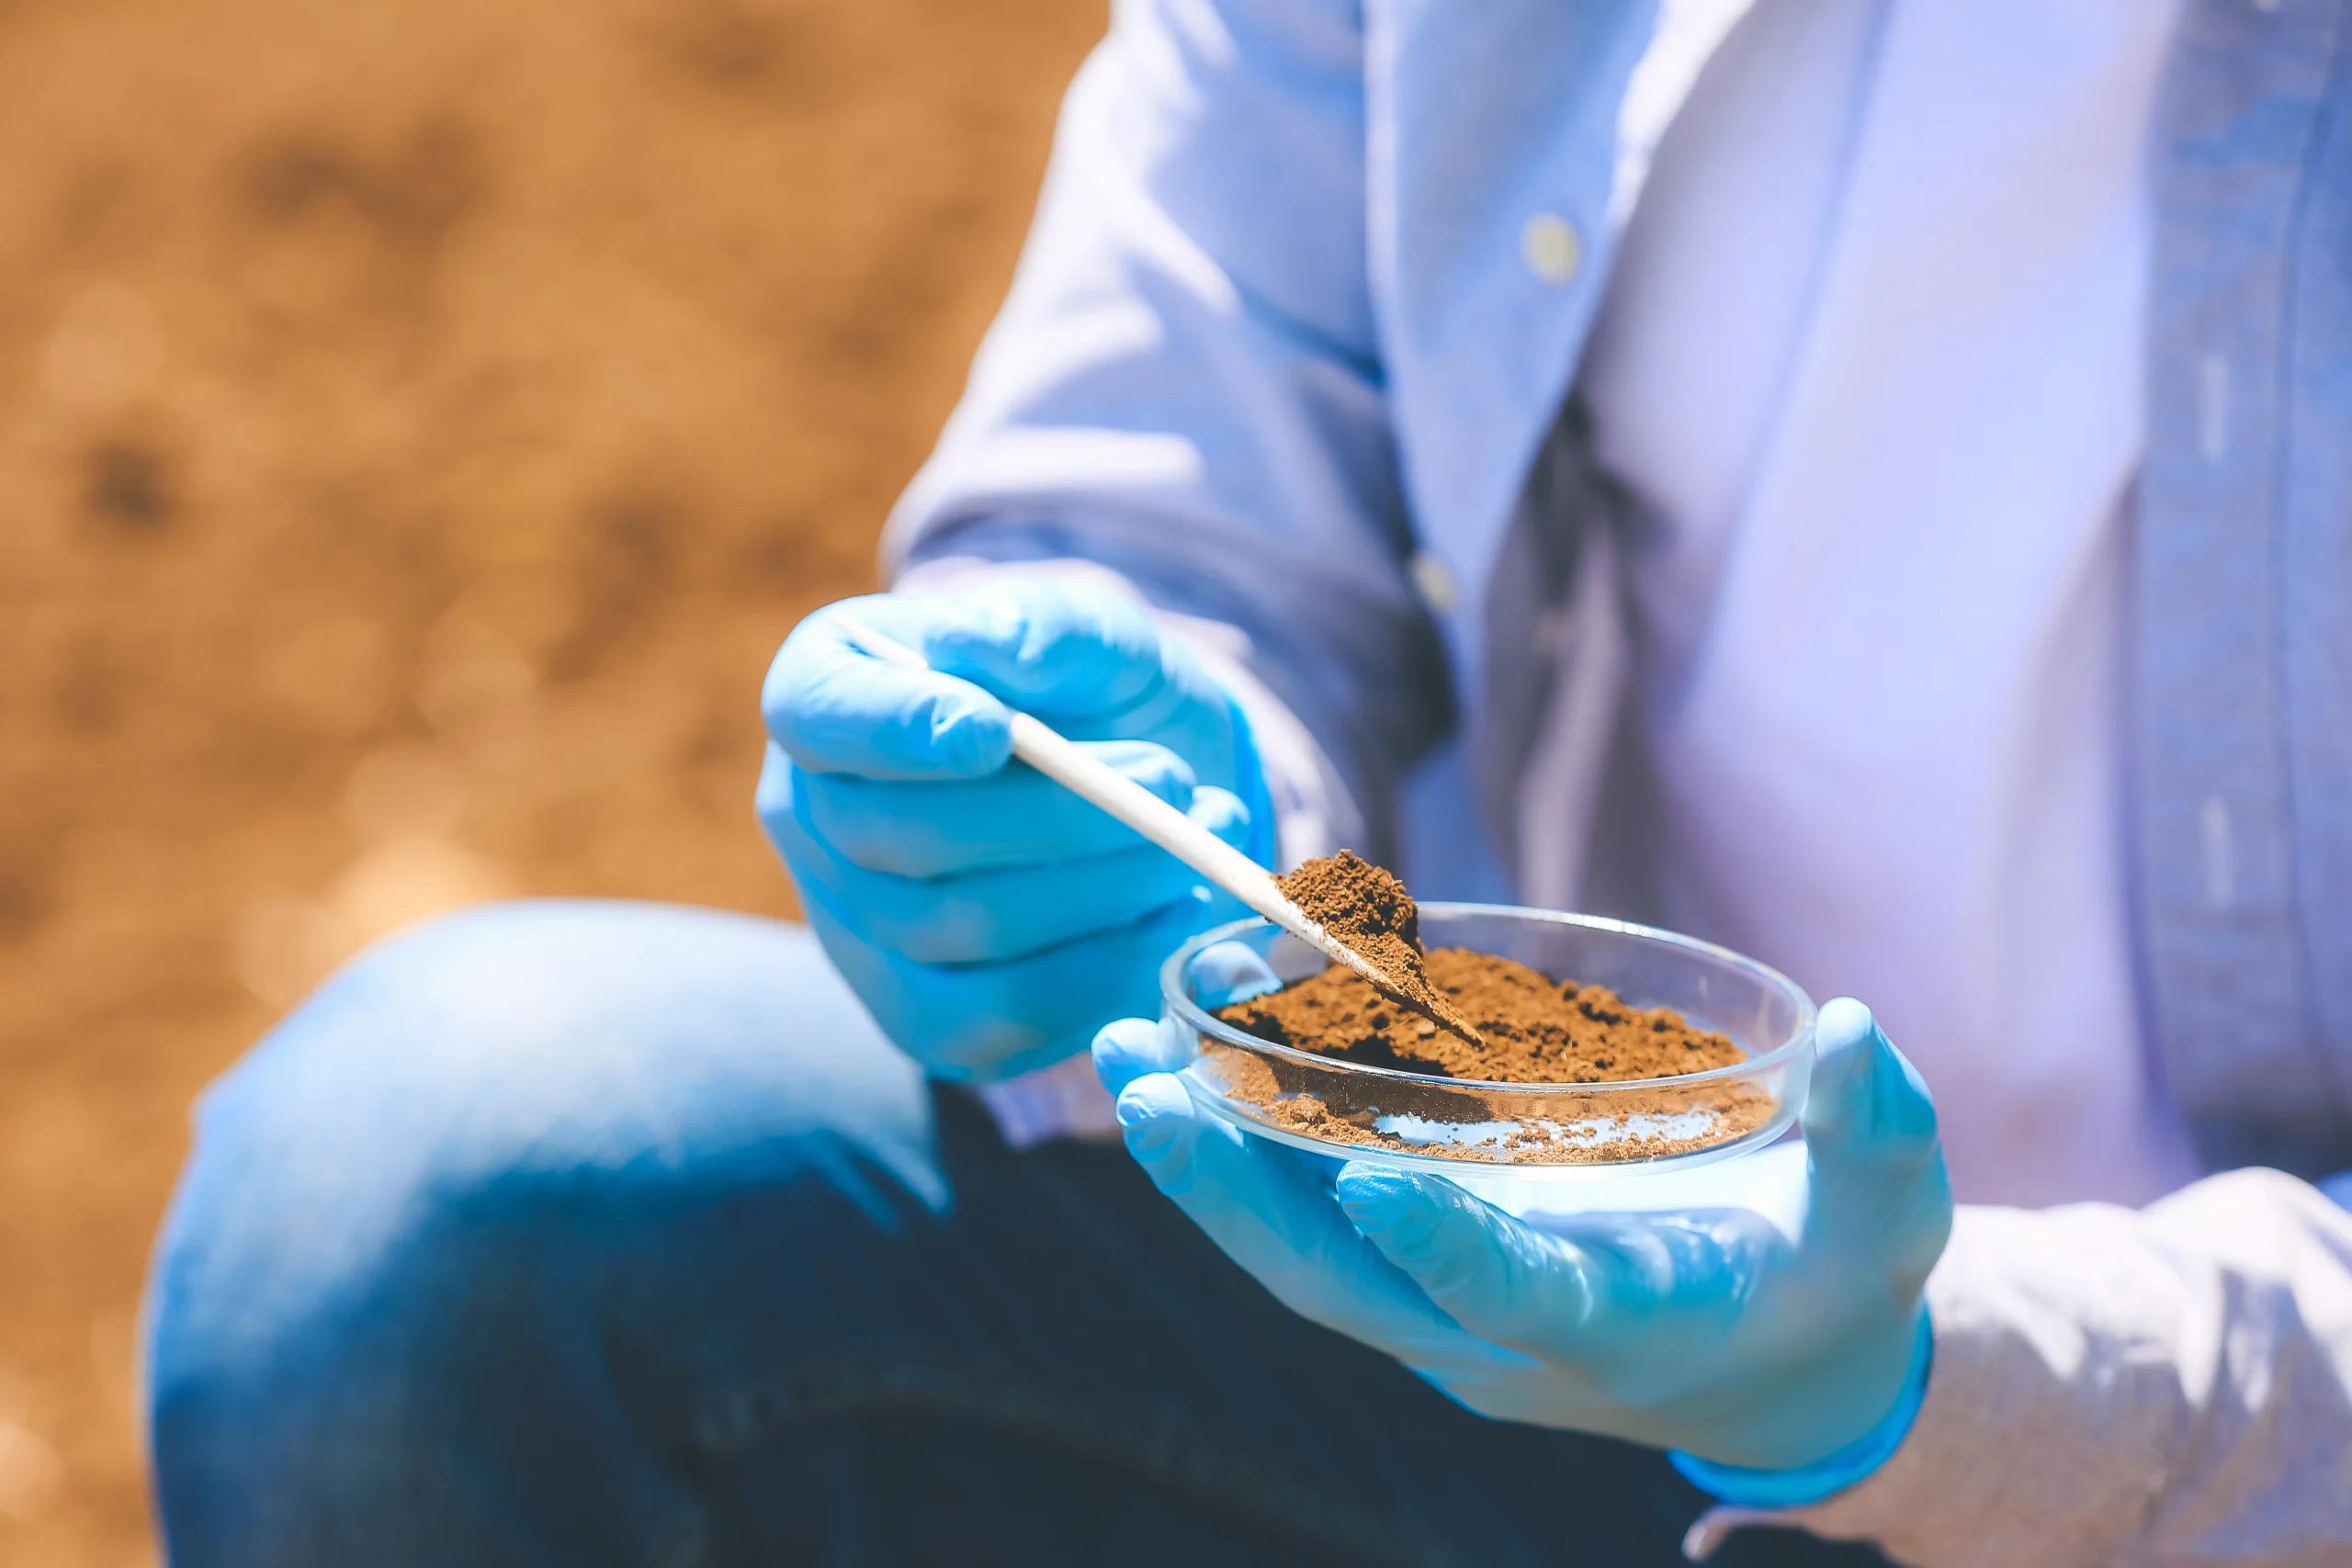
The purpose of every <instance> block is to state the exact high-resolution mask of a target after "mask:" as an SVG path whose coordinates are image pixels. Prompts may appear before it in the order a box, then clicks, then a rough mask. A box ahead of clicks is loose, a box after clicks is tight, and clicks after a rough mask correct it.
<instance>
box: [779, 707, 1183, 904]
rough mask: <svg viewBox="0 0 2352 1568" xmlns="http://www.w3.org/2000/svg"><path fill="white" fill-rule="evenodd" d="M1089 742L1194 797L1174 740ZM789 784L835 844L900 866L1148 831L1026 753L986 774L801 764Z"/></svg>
mask: <svg viewBox="0 0 2352 1568" xmlns="http://www.w3.org/2000/svg"><path fill="white" fill-rule="evenodd" d="M1082 749H1083V750H1087V751H1091V752H1092V753H1093V754H1094V756H1095V757H1096V758H1097V759H1098V760H1100V761H1103V762H1106V763H1108V764H1109V765H1110V766H1111V767H1113V768H1115V769H1117V770H1118V771H1119V772H1120V773H1124V774H1125V775H1126V776H1127V777H1128V778H1131V779H1133V780H1135V782H1136V783H1137V784H1141V785H1143V787H1144V788H1146V789H1148V790H1149V791H1151V793H1152V794H1154V795H1158V796H1159V798H1160V799H1162V800H1164V801H1166V802H1168V803H1169V804H1170V806H1173V807H1176V808H1177V809H1178V810H1179V811H1182V810H1183V809H1185V808H1186V807H1189V806H1191V805H1192V803H1193V770H1192V769H1191V768H1190V767H1189V766H1187V765H1186V764H1185V762H1184V761H1183V759H1182V758H1181V757H1179V756H1177V755H1176V753H1174V752H1173V751H1170V750H1168V749H1167V748H1166V747H1164V746H1158V745H1154V744H1152V743H1150V742H1148V741H1142V740H1107V741H1093V742H1088V743H1086V744H1084V746H1083V747H1082ZM791 788H792V793H793V795H794V798H795V799H796V801H797V805H798V809H799V811H800V814H801V820H802V822H803V823H804V825H805V826H806V827H807V829H809V832H810V833H811V834H812V835H814V836H815V837H816V838H818V839H820V840H822V841H823V842H824V843H826V844H827V845H828V846H830V847H831V850H832V852H833V853H834V854H836V855H838V856H840V857H841V858H842V859H843V860H845V861H847V862H849V863H851V864H852V865H861V866H864V867H865V869H867V870H868V871H881V872H888V873H890V874H892V875H895V876H917V877H933V876H949V875H953V874H956V873H959V872H970V871H981V870H985V869H987V868H989V867H991V866H1010V865H1031V864H1035V863H1042V862H1046V861H1062V860H1079V859H1082V858H1084V857H1085V856H1088V855H1099V854H1106V853H1108V852H1111V851H1113V850H1125V849H1133V848H1135V847H1136V846H1137V845H1139V844H1142V843H1145V842H1146V841H1147V840H1145V839H1144V838H1143V836H1142V835H1141V834H1139V833H1137V832H1136V830H1135V829H1132V828H1130V827H1128V826H1127V825H1126V824H1125V823H1124V822H1121V821H1120V820H1119V819H1118V818H1115V817H1113V816H1112V815H1111V814H1110V813H1108V812H1106V811H1104V810H1103V808H1102V807H1099V806H1095V805H1093V804H1091V803H1090V802H1088V801H1086V800H1084V799H1082V798H1080V796H1078V795H1073V794H1071V793H1070V792H1069V790H1068V789H1066V788H1065V787H1063V786H1062V785H1060V784H1056V783H1055V782H1054V781H1053V780H1051V779H1049V778H1047V777H1046V775H1045V774H1043V773H1038V772H1037V771H1035V769H1033V768H1030V767H1027V766H1025V765H1023V764H1020V763H1015V764H1013V765H1012V766H1011V767H1007V768H1004V769H1002V770H1001V771H1000V772H997V773H989V774H988V775H986V776H985V777H982V778H977V779H965V780H956V781H940V780H924V781H921V782H918V783H905V782H900V781H896V780H881V779H869V778H863V777H859V776H857V775H855V774H852V773H801V774H800V775H799V776H798V777H797V778H795V779H794V780H792V781H791Z"/></svg>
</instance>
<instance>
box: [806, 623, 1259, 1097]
mask: <svg viewBox="0 0 2352 1568" xmlns="http://www.w3.org/2000/svg"><path fill="white" fill-rule="evenodd" d="M861 626H862V627H865V628H868V629H870V630H871V631H872V632H875V633H878V634H880V635H881V637H885V638H887V639H888V640H890V641H892V642H894V643H897V644H899V645H902V646H904V647H905V648H907V649H910V650H912V651H913V652H914V653H915V654H916V655H918V656H920V660H921V661H922V663H925V664H928V665H929V666H930V668H928V669H924V668H910V667H908V666H905V665H902V664H899V663H894V662H892V661H891V660H888V659H885V658H880V657H876V654H875V652H874V651H873V650H872V649H867V648H861V647H860V646H859V644H858V642H857V640H856V628H858V627H861ZM762 705H763V711H764V712H765V715H766V717H767V724H768V730H769V734H770V737H771V739H772V742H773V743H772V744H771V745H770V747H769V750H768V757H767V763H766V767H765V769H764V771H763V773H762V776H761V781H760V795H759V807H760V816H761V819H762V820H763V822H764V823H765V824H766V826H767V829H768V832H769V834H770V835H771V836H772V837H773V838H774V839H775V842H776V845H777V847H778V848H779V849H780V850H781V851H782V852H783V854H784V858H785V861H786V863H787V864H788V865H789V866H790V868H791V871H792V874H793V879H794V881H795V882H796V883H797V885H798V886H799V889H800V895H801V899H802V902H803V904H804V906H805V908H806V909H807V913H808V916H809V923H810V924H811V925H812V926H813V927H815V929H816V931H817V932H818V934H819V936H820V938H821V939H822V940H823V942H824V944H825V949H826V952H827V953H829V954H831V957H832V960H833V962H834V964H836V965H838V966H839V967H840V969H841V971H842V974H843V975H844V976H847V977H848V979H849V981H850V983H851V985H852V986H854V987H856V989H857V992H858V995H859V997H860V998H862V999H863V1000H864V1001H865V1005H866V1007H867V1008H868V1009H869V1010H871V1011H872V1012H873V1013H874V1015H875V1017H876V1020H878V1021H880V1023H881V1024H882V1026H883V1028H884V1029H885V1030H886V1031H887V1032H888V1033H889V1035H890V1037H891V1038H892V1039H893V1040H895V1041H896V1042H897V1043H899V1046H900V1047H901V1048H902V1049H904V1050H905V1051H907V1052H908V1053H909V1054H910V1055H913V1056H914V1057H915V1058H916V1059H918V1060H919V1061H921V1062H922V1064H923V1066H925V1068H926V1069H928V1070H929V1071H931V1072H932V1073H933V1075H934V1076H937V1077H945V1078H954V1079H967V1080H989V1079H993V1078H1000V1077H1007V1076H1010V1075H1012V1074H1014V1073H1019V1072H1023V1071H1025V1070H1027V1069H1029V1068H1032V1067H1036V1066H1044V1065H1046V1064H1047V1063H1050V1062H1052V1061H1055V1060H1057V1059H1058V1058H1060V1057H1063V1056H1067V1055H1072V1054H1074V1053H1077V1052H1079V1051H1082V1050H1084V1049H1085V1048H1086V1046H1087V1044H1088V1043H1089V1042H1090V1041H1091V1039H1092V1038H1093V1034H1094V1032H1095V1030H1097V1029H1098V1028H1100V1027H1101V1026H1102V1025H1103V1023H1105V1022H1107V1021H1110V1020H1112V1019H1114V1018H1117V1017H1121V1016H1123V1015H1125V1014H1130V1013H1136V1012H1156V1011H1157V1010H1158V1009H1159V998H1158V990H1157V984H1158V973H1159V963H1160V961H1161V960H1162V959H1163V958H1165V957H1166V956H1167V955H1168V953H1170V952H1171V951H1172V950H1174V949H1175V948H1176V947H1177V946H1178V945H1179V944H1180V943H1182V942H1183V940H1184V939H1185V938H1186V937H1188V936H1190V935H1192V934H1193V932H1195V931H1201V930H1204V929H1205V928H1207V927H1208V926H1210V925H1212V924H1215V923H1216V922H1218V921H1221V920H1227V919H1234V918H1236V917H1238V916H1239V915H1241V914H1243V913H1244V912H1245V910H1244V908H1243V907H1242V905H1241V904H1239V903H1238V901H1236V900H1234V899H1232V898H1230V897H1225V896H1222V895H1217V894H1213V893H1212V891H1211V890H1210V888H1209V887H1208V886H1206V879H1204V877H1203V876H1201V875H1200V874H1197V873H1195V872H1193V871H1192V870H1190V869H1188V868H1187V867H1186V866H1185V865H1183V864H1182V863H1181V862H1179V861H1177V860H1175V859H1174V858H1172V857H1170V855H1169V854H1168V853H1167V852H1164V851H1163V850H1161V849H1159V848H1158V847H1155V846H1154V845H1153V844H1151V843H1149V842H1148V841H1146V840H1144V839H1143V838H1142V837H1141V836H1140V835H1138V834H1137V833H1136V832H1135V831H1134V830H1133V829H1130V828H1127V827H1125V826H1123V825H1122V824H1121V823H1120V822H1118V821H1117V820H1115V819H1114V818H1112V817H1110V816H1107V815H1105V814H1104V812H1103V811H1102V810H1101V809H1099V808H1098V807H1096V806H1093V805H1091V804H1089V803H1088V802H1087V801H1085V800H1083V799H1081V798H1080V797H1079V796H1078V795H1073V794H1072V793H1070V791H1069V789H1068V788H1066V787H1064V786H1063V785H1062V784H1057V783H1056V782H1054V781H1053V780H1052V779H1050V778H1047V777H1046V776H1045V775H1043V774H1041V773H1036V772H1035V771H1034V770H1032V769H1030V768H1028V767H1025V766H1019V765H1008V764H1010V763H1012V754H1013V733H1012V732H1013V716H1014V714H1015V712H1016V711H1018V712H1023V713H1028V714H1032V715H1035V716H1036V717H1037V718H1038V719H1040V720H1042V721H1043V722H1044V723H1046V724H1047V725H1050V726H1051V727H1052V728H1054V729H1055V730H1057V731H1058V732H1059V733H1060V734H1062V735H1064V736H1066V737H1068V738H1069V739H1070V740H1071V741H1073V742H1075V743H1076V746H1077V748H1078V749H1079V750H1080V751H1081V752H1083V753H1084V754H1086V755H1088V756H1090V757H1091V758H1093V759H1094V760H1096V761H1100V762H1102V763H1103V764H1104V765H1106V766H1108V767H1110V768H1112V769H1114V770H1115V771H1117V772H1118V773H1121V774H1123V775H1125V777H1127V778H1129V779H1132V780H1134V781H1135V782H1136V784H1140V785H1141V786H1143V787H1144V788H1145V789H1147V790H1148V791H1150V792H1151V793H1152V794H1153V795H1158V796H1159V798H1161V799H1163V800H1165V801H1167V802H1168V803H1169V804H1170V806H1172V807H1176V808H1177V809H1179V810H1181V811H1182V812H1184V813H1185V814H1186V815H1187V816H1188V817H1189V818H1191V819H1192V820H1193V822H1195V823H1197V824H1198V825H1200V826H1201V827H1203V828H1204V829H1207V830H1208V831H1210V832H1211V833H1214V834H1215V835H1216V837H1217V838H1219V839H1221V840H1224V841H1225V842H1226V843H1228V844H1230V845H1232V846H1234V847H1235V848H1236V849H1237V850H1238V851H1240V852H1243V853H1244V854H1247V855H1249V856H1250V857H1251V858H1252V859H1254V860H1256V861H1258V862H1261V863H1263V862H1267V861H1271V860H1272V853H1273V824H1272V807H1271V804H1270V802H1269V801H1268V799H1267V795H1266V785H1265V781H1264V777H1263V773H1262V772H1261V768H1260V765H1259V762H1258V758H1257V753H1256V750H1255V749H1254V748H1253V747H1252V745H1251V743H1250V730H1249V726H1248V724H1247V722H1246V721H1245V720H1244V719H1243V717H1242V716H1241V713H1240V711H1239V709H1238V707H1237V705H1235V703H1234V701H1233V699H1232V698H1231V696H1229V695H1228V694H1227V693H1226V692H1225V690H1224V689H1223V688H1222V687H1220V686H1219V685H1218V684H1217V683H1216V682H1215V681H1214V680H1212V679H1211V678H1210V677H1209V676H1208V674H1207V673H1206V672H1205V671H1203V670H1202V669H1201V667H1200V666H1199V664H1198V663H1197V662H1196V661H1194V660H1193V658H1192V657H1191V656H1190V655H1189V654H1188V653H1187V652H1186V651H1185V649H1183V647H1182V645H1181V644H1180V643H1178V642H1176V641H1174V640H1173V639H1171V638H1169V637H1165V636H1163V634H1162V633H1161V631H1160V630H1159V627H1158V626H1157V625H1155V624H1154V622H1153V621H1152V619H1151V617H1150V615H1148V613H1146V611H1145V610H1144V609H1143V607H1142V606H1141V605H1140V604H1136V602H1134V601H1133V600H1130V599H1127V598H1125V597H1124V596H1121V595H1119V594H1117V593H1115V592H1108V591H1105V590H1102V589H1096V588H1090V587H1083V586H1077V585H1071V584H1065V583H1057V582H1046V581H1023V580H1004V581H997V582H991V583H989V584H986V585H982V586H979V587H976V588H972V589H968V590H965V591H962V592H956V593H952V594H943V595H940V596H937V597H917V596H907V595H899V594H877V595H874V596H871V597H868V598H864V599H854V600H848V601H845V602H843V603H842V604H836V605H833V606H831V607H829V608H828V609H825V610H823V611H820V612H819V613H818V614H816V615H812V616H810V617H809V619H808V620H806V621H804V622H802V623H801V625H800V626H799V627H798V628H797V630H796V631H794V633H793V634H792V637H790V639H789V640H787V641H786V643H785V645H784V648H783V649H782V651H781V652H779V653H778V654H777V656H776V660H775V666H774V667H773V668H772V669H771V670H770V671H769V673H768V679H767V684H766V687H765V690H764V691H763V694H762Z"/></svg>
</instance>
